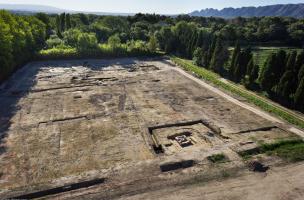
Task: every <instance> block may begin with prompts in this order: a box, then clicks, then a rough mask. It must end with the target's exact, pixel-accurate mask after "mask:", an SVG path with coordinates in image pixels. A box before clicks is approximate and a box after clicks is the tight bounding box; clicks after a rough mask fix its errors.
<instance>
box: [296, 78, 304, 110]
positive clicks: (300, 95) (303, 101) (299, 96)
mask: <svg viewBox="0 0 304 200" xmlns="http://www.w3.org/2000/svg"><path fill="white" fill-rule="evenodd" d="M294 103H295V106H296V107H297V108H298V109H299V110H301V111H302V112H303V111H304V77H302V79H301V81H300V84H299V85H298V88H297V90H296V93H295V96H294Z"/></svg>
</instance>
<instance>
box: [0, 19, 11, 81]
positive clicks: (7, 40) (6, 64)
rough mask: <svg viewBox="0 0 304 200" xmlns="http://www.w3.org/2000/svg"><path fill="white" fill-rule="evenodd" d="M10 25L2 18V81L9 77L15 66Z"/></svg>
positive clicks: (0, 32)
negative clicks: (13, 65)
mask: <svg viewBox="0 0 304 200" xmlns="http://www.w3.org/2000/svg"><path fill="white" fill-rule="evenodd" d="M12 39H13V36H12V35H11V31H10V27H9V25H7V24H5V23H4V21H3V20H2V19H1V18H0V44H1V45H0V81H2V80H3V79H4V78H6V77H7V75H8V73H10V71H11V66H12V64H13V55H12V53H13V51H12V50H13V47H12Z"/></svg>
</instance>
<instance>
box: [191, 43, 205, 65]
mask: <svg viewBox="0 0 304 200" xmlns="http://www.w3.org/2000/svg"><path fill="white" fill-rule="evenodd" d="M202 60H203V50H202V48H200V47H197V48H196V50H195V51H194V53H193V62H194V64H196V65H198V66H201V65H202Z"/></svg>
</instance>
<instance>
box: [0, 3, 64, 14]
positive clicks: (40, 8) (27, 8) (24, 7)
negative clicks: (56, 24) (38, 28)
mask: <svg viewBox="0 0 304 200" xmlns="http://www.w3.org/2000/svg"><path fill="white" fill-rule="evenodd" d="M0 9H3V10H10V11H19V12H20V11H23V12H46V13H60V12H65V11H66V10H64V9H60V8H56V7H52V6H45V5H32V4H0Z"/></svg>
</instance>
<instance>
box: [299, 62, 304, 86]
mask: <svg viewBox="0 0 304 200" xmlns="http://www.w3.org/2000/svg"><path fill="white" fill-rule="evenodd" d="M302 78H304V64H303V65H302V67H301V69H300V70H299V72H298V82H300V81H301V79H302Z"/></svg>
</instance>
